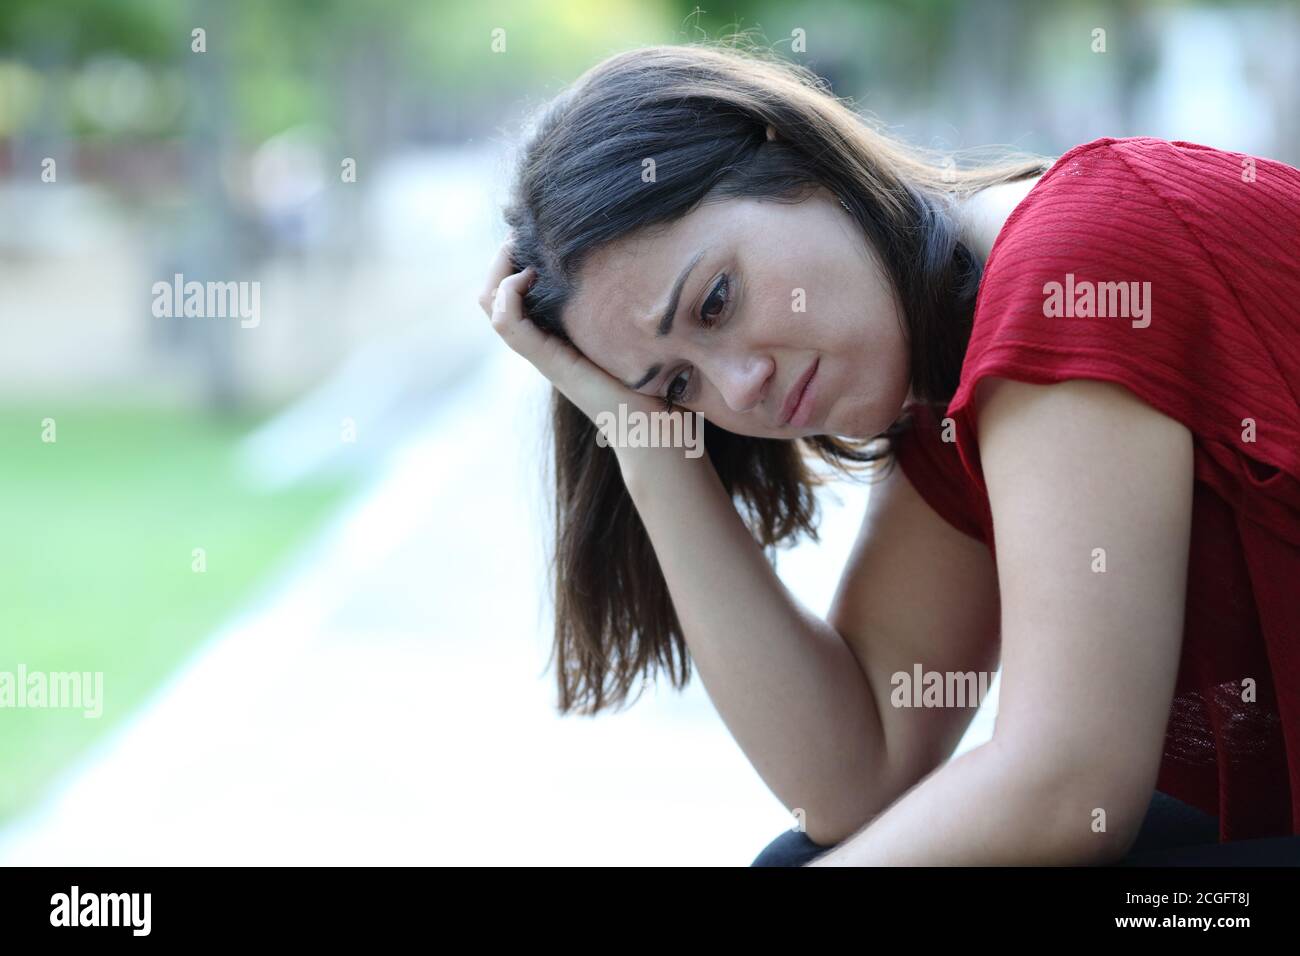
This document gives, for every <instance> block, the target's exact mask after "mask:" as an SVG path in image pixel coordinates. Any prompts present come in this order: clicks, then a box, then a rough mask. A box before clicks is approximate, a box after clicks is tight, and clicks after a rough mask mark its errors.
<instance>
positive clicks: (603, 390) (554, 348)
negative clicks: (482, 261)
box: [479, 238, 664, 424]
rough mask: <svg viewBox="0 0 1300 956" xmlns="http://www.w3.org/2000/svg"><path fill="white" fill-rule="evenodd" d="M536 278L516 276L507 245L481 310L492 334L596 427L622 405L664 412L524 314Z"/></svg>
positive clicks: (532, 274) (507, 243)
mask: <svg viewBox="0 0 1300 956" xmlns="http://www.w3.org/2000/svg"><path fill="white" fill-rule="evenodd" d="M535 275H536V272H535V270H534V269H533V267H532V266H529V267H528V268H527V269H525V270H524V271H522V272H515V271H514V263H513V262H512V260H511V239H510V238H507V239H506V241H505V242H504V243H502V245H501V248H500V250H499V251H498V252H497V255H496V258H495V259H494V260H493V262H492V269H491V271H490V272H489V273H488V281H487V286H486V288H485V289H484V291H483V293H482V294H480V295H479V305H480V307H482V309H483V311H484V312H486V313H487V314H488V315H489V316H490V317H491V319H492V328H493V329H494V330H496V333H497V334H498V335H500V336H501V338H503V339H505V342H506V344H507V345H509V346H510V347H511V348H512V349H514V350H515V351H516V352H518V353H519V354H520V355H522V356H523V357H524V358H526V359H528V361H530V362H532V363H533V365H534V366H535V367H536V368H537V370H538V371H539V372H541V373H542V374H543V375H545V376H546V378H547V379H549V380H550V382H551V383H552V384H553V385H554V386H555V387H556V388H558V389H559V390H560V391H561V392H563V393H564V396H565V397H566V398H567V399H568V400H569V401H570V402H572V403H573V404H574V405H576V406H577V407H578V408H579V409H580V410H581V411H582V412H583V414H585V415H586V416H587V417H588V418H589V419H591V420H592V422H594V423H596V424H599V423H600V422H599V419H598V417H597V416H599V415H600V414H601V413H602V412H609V413H611V414H612V415H614V416H615V418H617V417H618V407H619V405H625V406H627V411H629V412H631V411H638V412H644V413H647V414H648V413H651V412H663V411H664V406H663V403H662V402H661V401H659V400H657V399H654V398H651V397H650V396H648V395H641V394H639V393H637V392H634V391H632V390H631V389H629V388H628V387H627V386H626V385H624V384H623V383H622V382H620V381H619V380H618V379H616V378H615V377H614V376H612V375H610V374H609V373H608V372H606V371H605V370H604V369H602V368H600V367H599V366H598V365H596V364H595V363H594V362H592V361H591V360H590V359H588V358H587V357H586V356H584V355H583V354H582V353H580V352H579V351H578V350H577V349H575V348H573V347H572V346H570V345H569V344H567V343H566V342H562V341H561V340H560V339H559V338H558V337H557V336H554V335H548V334H547V333H546V332H543V331H542V330H541V329H540V328H538V327H537V326H536V325H535V324H533V322H532V320H531V319H529V318H528V317H527V316H526V315H525V314H524V293H525V292H526V291H527V290H528V287H529V286H530V285H531V284H532V281H533V279H534V277H535Z"/></svg>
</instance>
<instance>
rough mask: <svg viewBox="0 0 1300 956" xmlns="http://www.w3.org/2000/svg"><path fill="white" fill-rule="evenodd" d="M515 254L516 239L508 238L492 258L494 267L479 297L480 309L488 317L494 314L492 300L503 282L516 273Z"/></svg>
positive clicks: (490, 269) (489, 269)
mask: <svg viewBox="0 0 1300 956" xmlns="http://www.w3.org/2000/svg"><path fill="white" fill-rule="evenodd" d="M513 252H514V237H513V236H507V237H506V241H505V242H503V243H501V246H500V248H499V249H497V253H496V255H495V256H493V258H492V265H491V266H490V267H489V268H488V277H487V284H486V285H485V286H484V288H483V291H482V292H480V293H479V297H478V304H479V307H480V308H482V310H483V311H484V312H485V313H487V314H488V315H491V314H492V300H493V299H494V298H495V297H496V291H497V288H498V287H499V286H500V285H501V280H502V279H504V278H505V277H506V276H508V275H510V274H511V273H512V272H514V271H515V266H514V261H513V259H512V254H513Z"/></svg>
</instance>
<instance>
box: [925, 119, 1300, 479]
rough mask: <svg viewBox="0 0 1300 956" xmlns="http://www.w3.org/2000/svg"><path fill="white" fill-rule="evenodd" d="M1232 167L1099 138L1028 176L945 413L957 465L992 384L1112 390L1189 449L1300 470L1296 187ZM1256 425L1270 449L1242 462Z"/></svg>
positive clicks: (983, 287)
mask: <svg viewBox="0 0 1300 956" xmlns="http://www.w3.org/2000/svg"><path fill="white" fill-rule="evenodd" d="M1242 155H1243V154H1237V153H1230V152H1228V151H1224V150H1218V149H1214V148H1212V147H1205V146H1200V145H1198V144H1192V143H1185V142H1181V141H1167V140H1160V139H1155V138H1151V137H1131V138H1126V139H1115V138H1103V139H1099V140H1094V141H1092V142H1089V143H1085V144H1081V145H1080V146H1077V147H1075V148H1074V149H1072V150H1070V151H1069V152H1067V153H1065V154H1064V155H1062V156H1061V158H1060V159H1059V160H1057V162H1056V163H1054V164H1053V166H1052V168H1051V169H1049V170H1048V172H1047V173H1045V174H1044V175H1043V177H1042V178H1041V179H1040V180H1039V182H1038V183H1037V184H1036V185H1035V187H1034V189H1033V190H1031V191H1030V193H1029V195H1028V196H1027V197H1026V198H1025V200H1024V201H1023V202H1022V203H1021V204H1020V205H1019V206H1017V208H1016V210H1015V211H1014V212H1013V213H1012V215H1011V217H1009V218H1008V221H1007V223H1006V224H1005V226H1004V228H1003V230H1002V232H1001V233H1000V234H999V236H998V238H997V241H996V242H995V243H994V246H993V250H992V252H991V253H990V255H989V258H988V260H987V262H986V266H985V273H984V276H983V277H982V279H981V282H980V289H979V293H978V296H977V299H976V304H975V315H974V321H973V325H972V330H971V336H970V340H969V344H968V346H967V350H966V356H965V361H964V363H963V366H962V373H961V381H960V383H959V385H958V389H957V393H956V395H955V396H954V398H953V401H952V402H951V404H950V405H949V408H948V412H949V414H950V415H951V416H953V417H954V419H955V420H956V421H957V423H958V428H957V436H958V437H957V444H958V448H959V450H960V451H961V453H962V455H963V458H964V459H965V460H966V461H967V463H968V464H971V463H972V462H973V460H974V459H975V457H976V456H975V454H974V447H973V440H974V430H973V420H972V418H971V416H972V414H973V413H972V409H971V399H972V397H973V394H974V390H975V388H976V386H977V385H978V383H979V381H980V380H981V379H983V378H988V377H1004V378H1013V379H1018V380H1020V381H1025V382H1031V383H1038V384H1050V383H1053V382H1061V381H1066V380H1069V379H1079V378H1091V379H1101V380H1105V381H1110V382H1113V383H1116V384H1120V385H1124V386H1125V387H1127V388H1128V389H1129V390H1130V391H1132V392H1133V393H1134V394H1136V395H1137V396H1138V397H1139V398H1140V399H1142V400H1143V401H1144V402H1146V403H1147V404H1148V405H1151V406H1152V407H1154V408H1156V409H1157V410H1159V411H1161V412H1164V413H1165V414H1166V415H1169V416H1170V417H1172V418H1175V419H1177V420H1179V421H1181V422H1182V423H1183V424H1185V425H1187V426H1188V427H1189V428H1190V429H1192V431H1193V432H1194V433H1195V434H1196V435H1197V436H1198V438H1200V439H1202V440H1207V441H1213V442H1217V443H1220V444H1222V445H1224V446H1225V447H1231V448H1233V449H1234V451H1237V452H1242V453H1245V454H1248V455H1250V456H1252V457H1255V458H1257V459H1259V460H1261V461H1265V462H1269V463H1271V464H1273V465H1276V466H1280V467H1283V468H1288V469H1296V468H1298V467H1300V453H1298V452H1297V449H1300V408H1298V407H1297V403H1296V400H1295V396H1296V395H1297V394H1300V349H1298V348H1296V344H1297V343H1300V262H1297V260H1296V257H1295V253H1294V250H1295V248H1296V247H1297V245H1298V244H1300V171H1297V170H1294V169H1292V168H1291V167H1289V166H1286V165H1285V164H1282V163H1277V162H1275V161H1273V160H1267V159H1263V158H1260V157H1246V158H1247V159H1254V160H1255V162H1254V165H1253V167H1252V166H1251V165H1250V164H1249V163H1247V164H1245V165H1243V164H1242V162H1241V161H1240V157H1241V156H1242ZM1243 173H1245V174H1246V179H1243V178H1242V175H1243ZM1252 176H1253V177H1254V180H1253V181H1251V177H1252ZM1265 179H1267V180H1268V182H1266V183H1265V182H1264V180H1265ZM1261 184H1262V188H1259V187H1261ZM1261 416H1267V418H1268V419H1269V429H1270V432H1271V435H1270V436H1269V437H1268V438H1267V439H1263V438H1261V439H1260V440H1259V441H1258V442H1257V443H1254V444H1251V445H1248V446H1245V447H1244V448H1243V447H1242V445H1241V439H1240V437H1239V436H1240V434H1241V432H1242V429H1243V427H1245V426H1244V425H1243V423H1244V422H1249V421H1252V420H1259V419H1260V418H1261ZM1297 473H1300V472H1297Z"/></svg>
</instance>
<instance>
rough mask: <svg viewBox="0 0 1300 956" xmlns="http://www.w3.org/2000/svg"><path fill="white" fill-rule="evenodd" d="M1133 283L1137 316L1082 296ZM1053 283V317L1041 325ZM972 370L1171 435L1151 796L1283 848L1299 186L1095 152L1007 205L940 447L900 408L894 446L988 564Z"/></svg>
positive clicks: (1298, 497) (1294, 697)
mask: <svg viewBox="0 0 1300 956" xmlns="http://www.w3.org/2000/svg"><path fill="white" fill-rule="evenodd" d="M1067 274H1068V275H1069V276H1072V277H1073V278H1072V279H1069V278H1067ZM1138 280H1141V281H1144V282H1147V281H1149V282H1150V286H1149V289H1150V293H1149V298H1146V299H1145V300H1144V301H1145V303H1146V304H1147V305H1148V306H1149V308H1148V309H1147V310H1146V311H1145V316H1142V315H1141V314H1139V313H1138V312H1136V311H1134V310H1133V303H1131V304H1130V311H1129V312H1127V313H1122V314H1117V312H1118V307H1119V306H1121V305H1122V302H1121V300H1119V299H1113V300H1112V298H1111V294H1110V292H1109V291H1103V290H1105V289H1106V287H1103V286H1101V285H1100V284H1101V283H1111V282H1116V281H1126V282H1135V281H1138ZM1052 282H1055V283H1059V284H1060V285H1061V286H1062V287H1063V288H1062V295H1061V297H1060V300H1059V301H1060V302H1061V303H1062V312H1061V313H1060V314H1059V315H1052V316H1049V315H1047V314H1045V309H1047V308H1049V305H1047V304H1045V303H1046V302H1047V300H1048V299H1049V292H1050V287H1047V284H1048V283H1052ZM1087 283H1095V285H1093V286H1092V292H1094V293H1097V294H1096V295H1093V296H1088V293H1087V292H1086V291H1085V290H1086V289H1087V288H1088V287H1087V285H1086V284H1087ZM1085 297H1088V298H1092V300H1093V301H1092V304H1093V308H1092V309H1091V312H1092V313H1093V314H1088V313H1089V311H1090V310H1089V309H1088V308H1087V305H1088V303H1087V302H1086V301H1085ZM1137 301H1138V300H1133V302H1137ZM1066 302H1069V303H1071V304H1072V306H1069V307H1067V306H1066V305H1065V304H1064V303H1066ZM1103 306H1104V314H1103ZM1121 315H1122V316H1123V317H1121ZM985 376H1000V377H1004V378H1010V379H1018V380H1021V381H1025V382H1032V383H1051V382H1059V381H1062V380H1065V379H1073V378H1087V379H1102V380H1105V381H1110V382H1116V383H1119V384H1121V385H1124V386H1125V387H1127V388H1128V389H1129V390H1130V391H1132V392H1133V393H1134V394H1135V395H1137V396H1138V397H1139V398H1141V399H1142V400H1143V401H1145V402H1147V403H1148V404H1149V405H1151V406H1152V407H1154V408H1155V409H1157V410H1159V411H1161V412H1163V413H1164V414H1166V415H1168V416H1170V417H1171V418H1174V419H1176V420H1178V421H1180V422H1182V423H1183V424H1184V425H1186V426H1187V428H1188V429H1189V430H1190V431H1191V433H1192V435H1193V437H1194V440H1195V478H1196V482H1195V492H1194V501H1193V511H1192V528H1191V552H1190V556H1189V558H1190V563H1189V567H1188V581H1187V584H1188V586H1187V605H1186V617H1185V621H1186V623H1185V627H1184V631H1183V646H1182V656H1181V659H1180V662H1179V671H1178V683H1177V688H1176V691H1175V697H1174V701H1173V707H1172V709H1171V712H1170V716H1169V725H1168V729H1167V732H1166V737H1165V750H1164V756H1163V758H1162V761H1161V765H1160V775H1159V778H1158V780H1157V784H1156V786H1157V788H1158V789H1160V790H1163V791H1164V792H1166V793H1168V794H1171V795H1173V796H1175V797H1177V798H1178V799H1180V800H1183V801H1185V802H1187V803H1190V804H1192V805H1193V806H1196V807H1199V808H1200V809H1202V810H1204V811H1205V812H1207V813H1211V814H1217V815H1218V817H1219V837H1220V839H1221V840H1240V839H1250V838H1255V837H1264V836H1277V835H1284V834H1292V833H1300V405H1298V404H1297V399H1296V396H1297V394H1300V170H1296V169H1293V168H1291V167H1290V166H1286V165H1284V164H1282V163H1278V162H1274V161H1272V160H1267V159H1262V158H1259V157H1249V156H1245V155H1243V154H1241V153H1229V152H1223V151H1220V150H1216V149H1211V148H1209V147H1205V146H1198V145H1196V144H1194V143H1184V142H1166V141H1164V140H1159V139H1152V138H1148V137H1134V138H1128V139H1110V138H1107V139H1099V140H1095V141H1094V142H1091V143H1085V144H1083V145H1081V146H1076V147H1075V148H1074V149H1072V150H1070V151H1069V152H1068V153H1066V154H1065V155H1064V156H1062V157H1061V158H1060V159H1059V160H1057V162H1056V163H1055V164H1053V166H1052V168H1051V169H1050V170H1048V172H1047V173H1046V174H1044V175H1043V177H1042V178H1041V179H1040V180H1039V182H1038V183H1037V184H1036V185H1035V186H1034V188H1033V189H1032V190H1031V191H1030V193H1029V195H1028V196H1027V197H1026V198H1025V199H1024V201H1023V202H1021V203H1020V205H1019V206H1017V207H1016V209H1015V211H1014V212H1012V214H1011V216H1010V218H1009V219H1008V220H1007V222H1006V225H1005V226H1004V227H1003V229H1002V231H1001V233H999V235H998V237H997V241H996V242H995V243H994V245H993V250H992V252H991V253H990V255H989V259H988V262H987V264H986V267H985V273H984V277H983V279H982V281H981V284H980V289H979V296H978V298H977V300H976V305H975V317H974V327H973V332H972V335H971V340H970V345H969V347H968V348H967V351H966V358H965V361H964V363H963V365H962V371H961V382H960V385H959V387H958V389H957V392H956V394H955V395H954V397H953V399H952V402H951V403H950V404H949V406H948V410H947V414H948V415H949V416H950V417H951V418H952V420H953V425H954V427H953V428H952V429H951V431H950V434H949V438H950V439H955V440H950V441H949V442H944V441H943V440H941V438H942V433H941V428H942V423H941V422H940V421H939V416H938V415H937V413H936V412H931V411H929V410H927V409H925V408H923V407H920V406H917V407H916V408H915V409H914V410H915V412H916V416H915V423H916V424H915V427H914V428H912V429H911V430H909V431H908V432H907V433H906V434H905V435H904V436H902V437H901V438H900V439H899V440H898V441H897V443H896V449H897V453H898V458H899V463H900V464H901V465H902V467H903V469H904V471H905V473H906V474H907V476H908V478H909V479H910V480H911V481H912V483H913V484H914V485H915V486H916V488H917V490H918V492H919V493H920V494H921V495H922V496H923V497H924V498H925V500H926V501H927V502H929V504H930V506H931V507H932V508H934V509H935V511H936V512H937V513H938V514H939V515H941V516H942V517H943V518H944V519H945V520H946V521H948V522H949V523H950V524H952V525H953V526H955V527H956V528H958V529H959V530H961V531H963V532H965V533H966V534H968V535H971V536H973V537H975V538H977V539H979V540H981V541H984V542H985V543H987V544H988V545H989V547H990V549H992V548H993V543H994V542H993V530H994V529H993V522H992V517H991V514H990V511H989V503H988V492H987V489H986V488H985V486H984V481H983V474H982V472H981V468H980V456H979V448H978V446H977V443H976V430H975V413H974V409H973V408H972V407H971V397H972V395H973V393H974V389H975V385H976V383H977V382H978V381H979V380H980V379H981V378H983V377H985ZM1244 420H1252V421H1253V435H1252V434H1251V431H1250V428H1251V422H1250V421H1244ZM1252 438H1253V440H1251V439H1252ZM1246 678H1254V680H1255V682H1256V686H1257V697H1256V700H1255V701H1253V702H1249V701H1243V700H1242V696H1243V690H1242V688H1243V683H1242V682H1243V680H1245V679H1246Z"/></svg>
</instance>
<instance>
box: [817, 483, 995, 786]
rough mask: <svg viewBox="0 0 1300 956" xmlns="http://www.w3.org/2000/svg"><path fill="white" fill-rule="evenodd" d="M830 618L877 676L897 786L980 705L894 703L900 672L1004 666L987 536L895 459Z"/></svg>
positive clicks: (929, 762) (955, 737) (874, 491)
mask: <svg viewBox="0 0 1300 956" xmlns="http://www.w3.org/2000/svg"><path fill="white" fill-rule="evenodd" d="M827 620H828V621H829V623H830V624H831V626H832V627H834V628H835V629H836V630H837V631H838V632H839V633H840V634H841V635H842V636H843V637H844V639H845V641H846V642H847V643H848V645H849V647H850V648H851V649H852V650H853V652H854V655H855V656H856V657H857V659H858V663H859V665H860V666H861V667H862V669H863V672H864V673H865V674H866V676H867V681H868V683H869V684H870V686H871V690H872V693H873V696H874V698H875V701H876V706H877V711H878V712H879V714H880V719H881V725H882V731H883V733H884V738H885V741H886V750H887V753H888V755H889V759H888V768H887V771H886V772H887V773H888V774H889V775H890V777H891V780H890V782H889V785H888V786H889V789H890V790H891V791H892V792H893V793H894V794H895V795H897V794H901V793H902V792H903V791H904V790H906V789H907V788H908V787H910V786H911V785H912V784H914V783H916V782H917V781H918V780H920V779H921V778H922V777H924V776H925V775H926V774H927V773H929V772H930V771H931V770H933V769H934V768H935V767H936V766H938V765H939V764H940V763H942V762H943V761H944V760H946V759H947V758H948V757H949V756H951V754H952V751H953V749H954V748H955V747H956V745H957V743H958V742H959V741H960V740H961V737H962V734H963V733H964V732H965V730H966V728H967V727H968V726H969V724H970V719H971V717H973V716H974V713H975V709H976V708H975V707H974V706H969V707H965V708H955V707H946V708H944V707H919V708H918V707H894V706H893V705H892V704H891V699H890V698H891V693H892V691H893V689H894V685H893V683H892V682H891V678H892V676H893V675H894V674H895V673H898V672H903V673H905V674H907V675H908V677H909V679H910V678H911V676H912V674H913V669H914V667H915V665H918V664H919V665H920V666H921V668H922V670H923V671H939V672H961V673H967V672H979V671H985V672H989V676H990V678H991V676H992V673H991V672H992V671H994V670H996V668H997V656H998V585H997V575H996V571H995V568H994V564H993V558H992V555H991V554H990V552H989V550H988V548H987V547H986V546H985V545H984V544H983V543H981V542H979V541H977V540H975V539H974V538H971V537H969V536H968V535H966V534H963V533H962V532H960V531H958V530H957V529H956V528H954V527H952V525H950V524H948V522H947V521H945V520H944V519H943V518H941V517H940V516H939V515H938V514H937V513H936V512H935V511H934V510H933V509H932V508H931V507H930V505H928V504H927V503H926V501H925V500H924V499H923V498H922V497H921V495H920V494H919V493H918V492H917V491H916V489H915V488H914V487H913V485H912V483H911V481H909V480H908V478H907V476H906V474H905V472H904V470H903V467H902V465H901V464H899V463H898V462H894V463H893V464H892V466H891V467H890V468H889V470H888V472H887V473H886V475H885V476H884V477H882V478H880V479H879V480H878V481H876V483H875V484H873V485H872V486H871V493H870V495H869V498H868V504H867V512H866V517H865V519H864V520H863V522H862V527H861V530H860V531H859V533H858V538H857V540H856V542H855V543H854V546H853V550H852V553H851V555H850V557H849V560H848V563H847V564H846V566H845V569H844V573H843V575H842V577H841V579H840V583H839V587H838V589H837V591H836V594H835V598H834V600H833V602H832V604H831V609H830V613H829V614H828V616H827Z"/></svg>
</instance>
